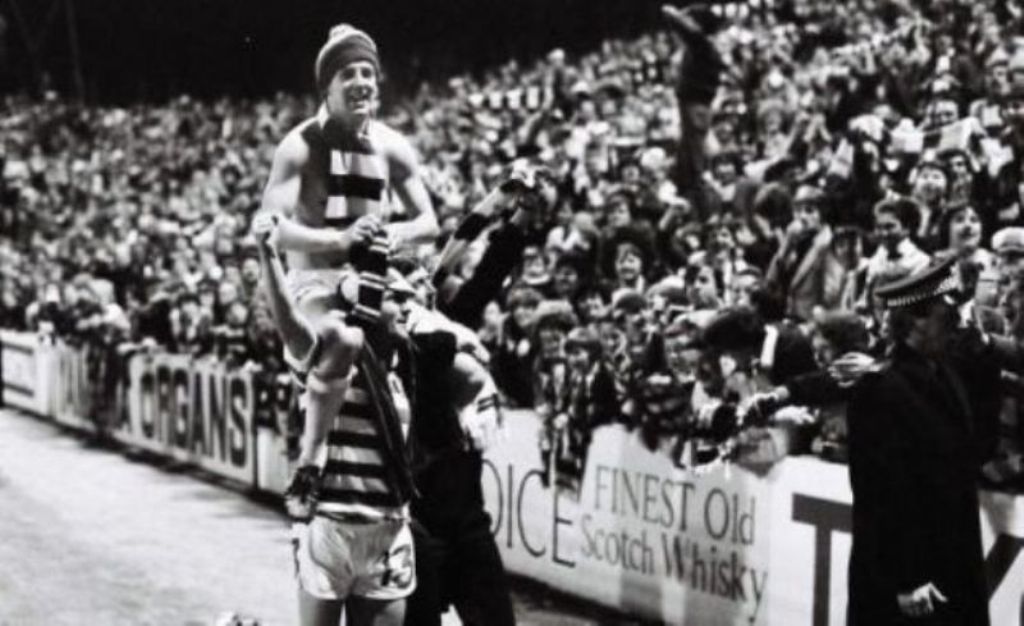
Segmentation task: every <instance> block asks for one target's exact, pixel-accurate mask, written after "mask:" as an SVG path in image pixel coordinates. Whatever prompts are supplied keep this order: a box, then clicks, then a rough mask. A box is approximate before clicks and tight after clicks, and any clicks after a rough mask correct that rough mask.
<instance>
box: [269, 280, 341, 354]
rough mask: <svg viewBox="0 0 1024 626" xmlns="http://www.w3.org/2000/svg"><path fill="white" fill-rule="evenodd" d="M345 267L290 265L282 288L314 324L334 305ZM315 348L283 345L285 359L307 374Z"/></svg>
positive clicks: (300, 311)
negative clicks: (297, 349)
mask: <svg viewBox="0 0 1024 626" xmlns="http://www.w3.org/2000/svg"><path fill="white" fill-rule="evenodd" d="M346 271H348V270H344V269H293V270H289V271H288V274H287V275H286V276H285V289H286V290H287V292H288V297H289V298H291V301H292V303H293V304H294V305H295V308H296V309H297V310H298V311H299V313H301V314H302V315H303V316H304V317H305V318H306V320H307V321H308V322H309V323H311V324H313V325H314V328H315V326H316V321H317V319H319V318H320V317H322V316H323V315H325V314H326V312H327V311H329V310H330V309H332V308H334V307H335V305H336V304H337V303H336V293H337V289H338V283H339V282H340V281H341V277H342V276H343V275H344V274H345V273H346ZM316 357H317V354H316V350H315V349H314V348H310V351H309V352H308V353H307V354H292V353H291V351H290V350H288V347H287V346H285V349H284V359H285V363H287V364H288V366H289V367H291V368H292V369H293V370H295V371H296V372H301V373H302V374H306V373H308V372H309V370H310V369H311V368H312V367H313V365H315V363H314V360H315V358H316Z"/></svg>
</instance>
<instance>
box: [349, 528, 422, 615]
mask: <svg viewBox="0 0 1024 626" xmlns="http://www.w3.org/2000/svg"><path fill="white" fill-rule="evenodd" d="M352 548H353V550H354V551H355V552H354V553H355V554H357V555H358V556H357V557H356V558H355V559H354V565H355V567H356V568H357V569H356V571H357V572H358V576H357V577H356V579H355V581H354V582H353V585H352V592H351V593H350V594H349V596H348V600H347V601H346V615H345V616H346V619H347V620H348V624H349V625H350V626H402V625H403V623H404V621H405V612H406V602H407V600H408V598H409V596H411V595H412V594H413V592H414V591H415V590H416V557H415V550H414V547H413V539H412V531H411V529H410V528H409V524H408V522H405V521H401V520H386V521H383V522H380V523H376V524H373V525H369V526H365V527H363V528H361V529H360V530H359V539H358V542H354V543H353V546H352Z"/></svg>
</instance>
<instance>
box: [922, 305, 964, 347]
mask: <svg viewBox="0 0 1024 626" xmlns="http://www.w3.org/2000/svg"><path fill="white" fill-rule="evenodd" d="M958 321H959V314H958V312H957V309H956V307H955V306H953V305H952V304H949V303H947V302H946V300H945V299H944V298H936V299H935V301H934V302H932V304H931V306H930V307H929V308H928V309H927V313H926V314H925V315H923V316H921V317H918V318H916V319H915V320H914V329H913V331H912V332H913V333H915V334H916V335H917V337H918V338H919V340H920V341H919V345H920V346H922V347H923V348H924V349H925V350H927V351H928V353H929V354H941V353H943V352H944V351H945V350H946V347H947V346H948V344H949V339H950V337H951V336H952V335H953V332H954V331H955V330H956V327H957V322H958Z"/></svg>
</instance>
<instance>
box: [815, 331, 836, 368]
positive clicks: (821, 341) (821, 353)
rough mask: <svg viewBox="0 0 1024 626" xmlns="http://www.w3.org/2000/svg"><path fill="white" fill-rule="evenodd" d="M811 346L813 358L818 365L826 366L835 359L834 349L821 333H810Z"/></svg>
mask: <svg viewBox="0 0 1024 626" xmlns="http://www.w3.org/2000/svg"><path fill="white" fill-rule="evenodd" d="M811 347H812V348H813V349H814V360H815V361H817V363H818V365H819V366H820V367H828V366H829V365H830V364H831V363H832V361H834V360H835V357H836V354H835V349H834V348H833V347H832V344H831V343H829V342H828V340H827V339H825V338H824V337H823V336H822V335H821V333H817V332H816V333H814V334H813V335H811Z"/></svg>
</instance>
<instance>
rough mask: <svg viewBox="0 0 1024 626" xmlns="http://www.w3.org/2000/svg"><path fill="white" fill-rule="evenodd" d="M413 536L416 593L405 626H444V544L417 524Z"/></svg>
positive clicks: (406, 615) (408, 605) (413, 528)
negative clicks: (442, 584)
mask: <svg viewBox="0 0 1024 626" xmlns="http://www.w3.org/2000/svg"><path fill="white" fill-rule="evenodd" d="M412 534H413V543H414V544H415V549H416V591H414V592H413V594H412V595H411V596H409V599H408V601H407V603H406V609H405V626H441V614H442V613H444V611H445V609H446V607H445V606H444V605H443V601H442V598H443V597H444V595H443V594H444V592H443V590H442V588H441V565H442V562H443V559H444V549H445V546H444V542H443V541H441V540H440V539H437V538H435V537H433V536H431V534H430V533H429V531H427V529H426V528H424V527H423V526H422V525H420V524H418V523H416V522H415V521H414V522H413V523H412Z"/></svg>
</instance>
